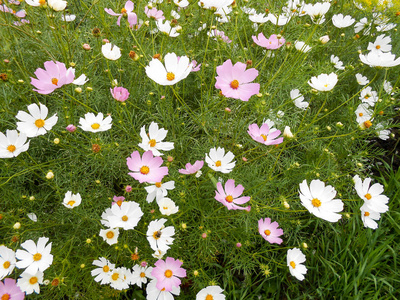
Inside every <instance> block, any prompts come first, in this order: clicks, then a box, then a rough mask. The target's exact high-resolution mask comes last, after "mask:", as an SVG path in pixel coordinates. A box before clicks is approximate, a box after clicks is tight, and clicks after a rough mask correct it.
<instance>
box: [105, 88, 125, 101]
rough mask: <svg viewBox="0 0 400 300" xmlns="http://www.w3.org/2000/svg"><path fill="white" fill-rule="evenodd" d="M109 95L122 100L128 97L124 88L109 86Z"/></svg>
mask: <svg viewBox="0 0 400 300" xmlns="http://www.w3.org/2000/svg"><path fill="white" fill-rule="evenodd" d="M110 92H111V95H112V96H113V98H114V99H115V100H117V101H120V102H124V101H125V100H126V99H128V97H129V91H128V90H127V89H126V88H123V87H122V86H121V87H117V86H116V87H114V89H111V88H110Z"/></svg>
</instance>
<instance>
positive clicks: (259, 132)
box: [247, 123, 283, 145]
mask: <svg viewBox="0 0 400 300" xmlns="http://www.w3.org/2000/svg"><path fill="white" fill-rule="evenodd" d="M271 129H272V128H271ZM271 129H270V128H269V126H268V124H267V123H264V124H262V125H261V127H260V128H258V125H257V124H255V123H254V124H250V125H249V130H247V133H248V134H250V136H251V138H252V139H253V140H255V141H257V142H259V143H261V144H264V145H277V144H280V143H282V142H283V137H280V138H277V137H278V135H280V134H281V131H280V130H274V131H272V130H271Z"/></svg>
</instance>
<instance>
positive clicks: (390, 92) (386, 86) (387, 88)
mask: <svg viewBox="0 0 400 300" xmlns="http://www.w3.org/2000/svg"><path fill="white" fill-rule="evenodd" d="M383 89H384V90H385V92H386V93H387V94H388V95H393V94H394V92H393V86H392V84H391V83H390V81H387V80H384V81H383Z"/></svg>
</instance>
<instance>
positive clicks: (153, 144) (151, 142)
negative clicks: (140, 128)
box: [149, 139, 157, 147]
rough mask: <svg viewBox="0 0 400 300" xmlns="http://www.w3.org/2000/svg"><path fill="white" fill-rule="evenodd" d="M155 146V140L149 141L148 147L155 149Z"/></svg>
mask: <svg viewBox="0 0 400 300" xmlns="http://www.w3.org/2000/svg"><path fill="white" fill-rule="evenodd" d="M156 144H157V142H156V140H155V139H152V140H150V141H149V145H150V147H155V146H156Z"/></svg>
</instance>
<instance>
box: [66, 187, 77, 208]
mask: <svg viewBox="0 0 400 300" xmlns="http://www.w3.org/2000/svg"><path fill="white" fill-rule="evenodd" d="M81 202H82V197H81V195H80V194H79V193H77V194H72V192H71V191H68V192H66V193H65V197H64V200H63V205H64V206H65V207H67V208H74V207H77V206H79V205H80V204H81Z"/></svg>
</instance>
